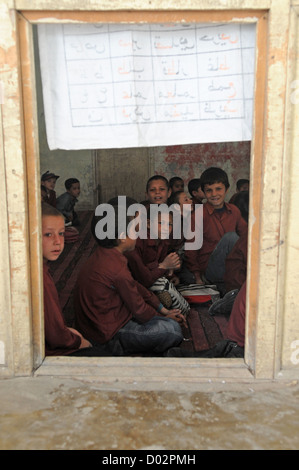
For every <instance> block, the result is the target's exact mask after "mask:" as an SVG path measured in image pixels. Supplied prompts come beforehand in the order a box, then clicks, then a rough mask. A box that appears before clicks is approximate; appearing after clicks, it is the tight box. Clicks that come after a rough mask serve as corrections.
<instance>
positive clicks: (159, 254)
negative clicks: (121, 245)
mask: <svg viewBox="0 0 299 470" xmlns="http://www.w3.org/2000/svg"><path fill="white" fill-rule="evenodd" d="M168 249H169V242H168V240H160V242H159V244H158V245H157V244H156V240H152V239H150V238H149V234H148V238H146V239H141V238H137V240H136V247H135V250H133V251H131V252H128V253H126V257H127V259H128V265H129V268H130V271H131V273H132V275H133V277H134V279H136V280H137V281H138V282H140V284H142V285H143V286H145V287H150V286H152V285H153V284H154V282H155V281H156V280H157V279H158V278H159V277H162V276H165V274H166V272H167V270H166V269H162V268H159V263H161V262H162V261H163V260H164V258H166V256H167V254H168Z"/></svg>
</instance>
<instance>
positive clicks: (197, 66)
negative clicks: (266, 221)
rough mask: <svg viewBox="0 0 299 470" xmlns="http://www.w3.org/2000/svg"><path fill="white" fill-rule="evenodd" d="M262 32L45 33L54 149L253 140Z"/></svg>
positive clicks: (243, 27)
mask: <svg viewBox="0 0 299 470" xmlns="http://www.w3.org/2000/svg"><path fill="white" fill-rule="evenodd" d="M255 31H256V28H255V24H254V23H245V24H235V23H227V24H213V23H211V24H200V23H190V24H184V23H176V24H41V25H38V42H39V55H40V64H41V77H42V89H43V100H44V110H45V121H46V132H47V140H48V145H49V148H50V150H54V149H58V148H59V149H65V150H79V149H99V148H120V147H147V146H151V147H153V146H166V145H180V144H192V143H204V142H233V141H244V140H251V133H252V115H253V97H254V77H255Z"/></svg>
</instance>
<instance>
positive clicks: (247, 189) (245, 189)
mask: <svg viewBox="0 0 299 470" xmlns="http://www.w3.org/2000/svg"><path fill="white" fill-rule="evenodd" d="M241 191H249V184H248V183H244V184H242V186H241V188H240V189H239V192H241Z"/></svg>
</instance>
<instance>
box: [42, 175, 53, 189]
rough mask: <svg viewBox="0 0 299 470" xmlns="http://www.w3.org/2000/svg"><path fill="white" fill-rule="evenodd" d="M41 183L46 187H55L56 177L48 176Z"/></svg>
mask: <svg viewBox="0 0 299 470" xmlns="http://www.w3.org/2000/svg"><path fill="white" fill-rule="evenodd" d="M43 185H44V186H45V187H46V188H47V189H53V190H54V188H55V185H56V178H49V179H48V180H45V181H43Z"/></svg>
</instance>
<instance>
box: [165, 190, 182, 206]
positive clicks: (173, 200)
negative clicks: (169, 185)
mask: <svg viewBox="0 0 299 470" xmlns="http://www.w3.org/2000/svg"><path fill="white" fill-rule="evenodd" d="M184 193H185V191H175V192H174V193H171V195H170V196H169V198H168V201H167V204H168V205H169V206H171V205H172V204H179V200H180V194H184Z"/></svg>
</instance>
